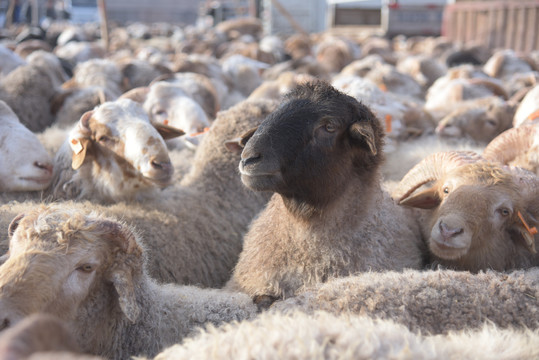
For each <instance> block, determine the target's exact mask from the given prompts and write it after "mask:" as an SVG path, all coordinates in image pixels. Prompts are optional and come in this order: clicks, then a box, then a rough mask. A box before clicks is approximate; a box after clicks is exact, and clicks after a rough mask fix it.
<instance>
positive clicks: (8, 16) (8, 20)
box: [5, 0, 17, 28]
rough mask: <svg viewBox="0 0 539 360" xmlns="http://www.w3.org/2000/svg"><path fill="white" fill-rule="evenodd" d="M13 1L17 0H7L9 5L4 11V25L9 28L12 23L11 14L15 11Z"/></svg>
mask: <svg viewBox="0 0 539 360" xmlns="http://www.w3.org/2000/svg"><path fill="white" fill-rule="evenodd" d="M15 1H17V0H9V6H8V8H7V11H6V22H5V27H6V28H9V27H11V25H13V15H14V12H15Z"/></svg>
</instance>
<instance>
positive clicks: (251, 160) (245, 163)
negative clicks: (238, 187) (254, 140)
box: [241, 153, 262, 167]
mask: <svg viewBox="0 0 539 360" xmlns="http://www.w3.org/2000/svg"><path fill="white" fill-rule="evenodd" d="M260 159H262V154H260V153H257V154H255V155H254V156H250V157H248V158H246V159H241V165H242V166H244V167H245V166H248V165H252V164H255V163H257V162H259V161H260Z"/></svg>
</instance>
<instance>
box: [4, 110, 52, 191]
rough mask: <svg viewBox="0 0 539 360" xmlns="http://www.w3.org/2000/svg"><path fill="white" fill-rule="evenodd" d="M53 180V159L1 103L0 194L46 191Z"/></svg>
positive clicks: (15, 116)
mask: <svg viewBox="0 0 539 360" xmlns="http://www.w3.org/2000/svg"><path fill="white" fill-rule="evenodd" d="M51 180H52V159H51V157H50V156H49V154H48V153H47V151H46V150H45V148H44V147H43V145H42V144H41V143H40V142H39V140H38V138H37V137H36V135H34V134H33V133H32V132H31V131H30V130H28V129H27V128H26V127H25V126H24V125H23V124H21V123H20V122H19V119H18V118H17V115H15V113H14V112H13V111H12V110H11V109H10V107H9V106H8V105H7V104H6V103H5V102H3V101H1V100H0V192H5V191H37V190H43V189H45V188H46V187H47V186H48V185H49V184H50V182H51Z"/></svg>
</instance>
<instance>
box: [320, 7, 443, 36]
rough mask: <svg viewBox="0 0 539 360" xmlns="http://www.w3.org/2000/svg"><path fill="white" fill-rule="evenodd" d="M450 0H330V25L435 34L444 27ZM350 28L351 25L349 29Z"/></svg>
mask: <svg viewBox="0 0 539 360" xmlns="http://www.w3.org/2000/svg"><path fill="white" fill-rule="evenodd" d="M447 2H448V0H359V1H358V0H328V4H329V5H330V10H329V27H330V28H331V29H332V30H338V29H339V28H341V29H346V28H347V27H348V28H353V29H355V30H356V31H362V30H363V31H369V32H376V33H379V34H381V35H384V36H388V37H393V36H396V35H400V34H402V35H406V36H413V35H432V36H438V35H440V34H441V31H442V20H443V13H444V8H445V6H446V4H447ZM349 30H350V29H349Z"/></svg>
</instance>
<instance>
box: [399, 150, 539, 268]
mask: <svg viewBox="0 0 539 360" xmlns="http://www.w3.org/2000/svg"><path fill="white" fill-rule="evenodd" d="M431 181H434V183H432V184H431V185H429V186H428V187H427V188H426V189H420V191H418V192H417V193H416V192H415V190H416V189H418V188H419V187H420V186H422V185H424V184H427V183H429V182H431ZM538 181H539V180H538V179H537V177H536V176H535V174H532V173H530V172H528V171H525V170H523V169H518V168H514V169H505V168H504V167H503V166H502V165H501V164H498V163H495V162H488V161H486V160H484V159H483V158H482V157H481V156H479V155H477V154H476V153H473V152H459V151H452V152H442V153H435V154H432V155H430V156H428V157H426V158H425V159H423V160H422V161H421V162H420V163H419V164H417V165H416V166H414V167H413V168H412V169H411V170H410V171H409V172H408V173H407V174H406V175H405V176H404V178H403V179H402V180H401V182H400V183H399V185H398V187H397V188H396V189H395V190H394V191H393V196H394V198H395V199H396V201H397V202H398V204H399V205H403V206H408V207H414V208H419V209H426V210H423V211H421V213H420V214H418V216H419V217H420V220H419V222H420V224H421V227H422V232H423V236H424V238H425V239H427V243H428V246H429V249H430V251H431V260H430V261H431V262H432V263H433V264H441V265H443V266H446V267H449V268H453V269H457V270H467V271H471V272H478V271H480V270H485V269H493V270H498V271H507V270H512V269H519V268H528V267H531V266H537V265H539V255H537V253H536V242H537V240H536V239H535V236H534V234H535V232H536V230H534V229H533V227H534V226H535V225H537V220H536V219H537V218H538V216H539V213H538V209H539V207H538V205H539V204H537V202H536V201H535V199H536V198H537V189H539V182H538ZM534 231H535V232H534Z"/></svg>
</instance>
